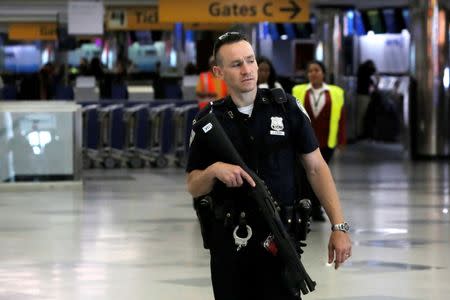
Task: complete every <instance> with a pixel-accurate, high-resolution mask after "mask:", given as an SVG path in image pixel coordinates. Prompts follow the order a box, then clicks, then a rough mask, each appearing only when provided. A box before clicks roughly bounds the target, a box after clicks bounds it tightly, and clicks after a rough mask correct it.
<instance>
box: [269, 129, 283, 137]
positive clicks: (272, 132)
mask: <svg viewBox="0 0 450 300" xmlns="http://www.w3.org/2000/svg"><path fill="white" fill-rule="evenodd" d="M270 134H271V135H280V136H284V131H277V130H271V131H270Z"/></svg>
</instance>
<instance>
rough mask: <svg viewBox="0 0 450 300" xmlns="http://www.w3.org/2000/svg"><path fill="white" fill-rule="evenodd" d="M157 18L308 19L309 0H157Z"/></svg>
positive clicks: (223, 20) (221, 20)
mask: <svg viewBox="0 0 450 300" xmlns="http://www.w3.org/2000/svg"><path fill="white" fill-rule="evenodd" d="M159 20H160V21H161V22H194V23H195V22H199V23H203V22H206V23H208V22H209V23H257V22H265V21H267V22H277V23H301V22H308V21H309V0H246V1H237V0H236V1H233V0H220V1H219V0H216V1H214V0H193V1H186V0H159Z"/></svg>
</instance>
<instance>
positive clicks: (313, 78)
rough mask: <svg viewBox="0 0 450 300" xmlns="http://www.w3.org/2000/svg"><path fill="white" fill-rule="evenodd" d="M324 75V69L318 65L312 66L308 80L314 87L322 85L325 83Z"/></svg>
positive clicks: (309, 68) (310, 66)
mask: <svg viewBox="0 0 450 300" xmlns="http://www.w3.org/2000/svg"><path fill="white" fill-rule="evenodd" d="M323 79H324V74H323V71H322V68H321V67H320V66H319V65H318V64H310V65H309V67H308V80H309V82H310V83H311V84H312V85H321V84H322V83H323Z"/></svg>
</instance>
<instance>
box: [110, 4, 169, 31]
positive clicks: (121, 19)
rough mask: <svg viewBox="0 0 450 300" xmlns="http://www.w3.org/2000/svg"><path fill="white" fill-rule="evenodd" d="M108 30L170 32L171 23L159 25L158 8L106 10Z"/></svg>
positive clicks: (154, 6) (151, 6)
mask: <svg viewBox="0 0 450 300" xmlns="http://www.w3.org/2000/svg"><path fill="white" fill-rule="evenodd" d="M106 27H107V28H108V30H172V29H173V22H167V23H160V22H159V17H158V6H156V5H150V6H142V7H135V8H129V7H128V8H117V7H114V8H108V10H107V14H106Z"/></svg>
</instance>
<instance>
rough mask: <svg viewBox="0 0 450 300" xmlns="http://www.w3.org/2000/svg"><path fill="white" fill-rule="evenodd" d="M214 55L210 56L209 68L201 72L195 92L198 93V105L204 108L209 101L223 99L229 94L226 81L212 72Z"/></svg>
mask: <svg viewBox="0 0 450 300" xmlns="http://www.w3.org/2000/svg"><path fill="white" fill-rule="evenodd" d="M213 66H214V57H213V56H211V57H210V58H209V70H208V71H207V72H202V73H200V76H199V78H198V82H197V87H196V89H195V93H196V95H197V100H198V106H199V108H200V109H202V108H204V107H205V106H206V105H207V104H208V103H209V102H211V101H214V100H217V99H221V98H223V97H225V96H226V95H228V90H227V85H226V84H225V81H224V80H222V79H219V78H217V77H216V76H215V75H214V73H213V72H212V68H213Z"/></svg>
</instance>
